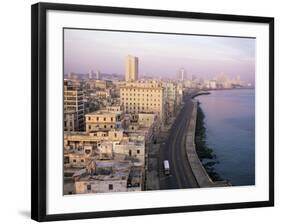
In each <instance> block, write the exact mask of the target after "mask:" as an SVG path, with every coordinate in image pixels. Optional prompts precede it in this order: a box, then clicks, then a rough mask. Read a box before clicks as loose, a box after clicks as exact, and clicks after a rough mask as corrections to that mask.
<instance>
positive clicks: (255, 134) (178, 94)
mask: <svg viewBox="0 0 281 224" xmlns="http://www.w3.org/2000/svg"><path fill="white" fill-rule="evenodd" d="M31 51H32V119H31V120H32V208H31V210H32V212H31V216H32V219H35V220H37V221H52V220H67V219H82V218H97V217H109V216H110V217H114V216H130V215H145V214H159V213H175V212H189V211H203V210H218V209H233V208H251V207H262V206H273V205H274V152H273V150H274V105H273V104H274V99H273V98H274V96H273V93H274V85H273V81H274V19H273V18H269V17H253V16H240V15H223V14H209V13H194V12H182V11H164V10H151V9H136V8H116V7H103V6H87V5H68V4H53V3H38V4H35V5H32V49H31Z"/></svg>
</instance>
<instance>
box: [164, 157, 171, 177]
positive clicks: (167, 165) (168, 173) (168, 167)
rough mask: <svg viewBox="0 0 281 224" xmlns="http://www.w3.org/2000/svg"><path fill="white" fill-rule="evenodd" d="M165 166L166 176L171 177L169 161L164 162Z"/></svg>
mask: <svg viewBox="0 0 281 224" xmlns="http://www.w3.org/2000/svg"><path fill="white" fill-rule="evenodd" d="M163 166H164V174H165V175H170V164H169V161H168V160H164V161H163Z"/></svg>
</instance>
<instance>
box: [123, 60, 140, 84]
mask: <svg viewBox="0 0 281 224" xmlns="http://www.w3.org/2000/svg"><path fill="white" fill-rule="evenodd" d="M138 64H139V62H138V58H137V57H134V56H132V55H128V56H127V60H126V68H125V80H126V82H133V81H136V80H138V69H139V68H138V67H139V65H138Z"/></svg>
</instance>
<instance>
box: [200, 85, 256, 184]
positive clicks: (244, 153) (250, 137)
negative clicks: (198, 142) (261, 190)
mask: <svg viewBox="0 0 281 224" xmlns="http://www.w3.org/2000/svg"><path fill="white" fill-rule="evenodd" d="M210 93H211V94H209V95H201V96H198V97H196V99H197V100H198V101H199V102H200V107H201V108H202V111H203V113H204V115H205V118H204V123H205V128H206V145H207V146H208V147H210V148H212V149H213V151H214V154H215V155H216V159H215V160H216V161H218V163H217V164H215V165H214V169H215V171H216V172H217V173H218V174H219V175H220V177H221V178H222V179H224V180H228V181H230V183H231V184H232V185H234V186H242V185H254V184H255V90H254V89H233V90H216V91H211V92H210ZM203 162H204V161H203Z"/></svg>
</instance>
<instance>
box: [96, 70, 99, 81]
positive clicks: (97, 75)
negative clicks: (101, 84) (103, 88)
mask: <svg viewBox="0 0 281 224" xmlns="http://www.w3.org/2000/svg"><path fill="white" fill-rule="evenodd" d="M96 79H97V80H99V79H100V71H96Z"/></svg>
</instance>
